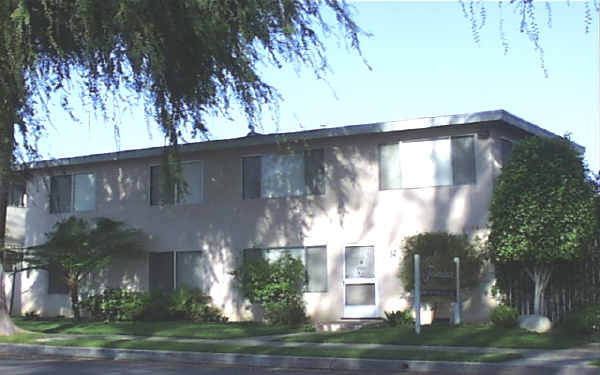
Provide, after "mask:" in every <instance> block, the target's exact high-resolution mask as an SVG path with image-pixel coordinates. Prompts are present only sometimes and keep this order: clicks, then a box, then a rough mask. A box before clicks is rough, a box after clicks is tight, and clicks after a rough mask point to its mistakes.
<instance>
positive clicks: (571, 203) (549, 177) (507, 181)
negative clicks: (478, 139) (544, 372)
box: [489, 137, 597, 314]
mask: <svg viewBox="0 0 600 375" xmlns="http://www.w3.org/2000/svg"><path fill="white" fill-rule="evenodd" d="M587 173H588V171H587V169H586V167H585V165H584V163H583V160H582V156H581V155H579V154H578V153H577V151H576V150H575V149H574V148H573V145H572V144H571V142H570V141H569V140H568V139H566V138H550V137H530V138H528V139H525V140H523V141H522V142H521V143H519V144H518V145H517V146H516V147H515V148H514V150H513V152H512V155H511V158H510V160H509V161H508V163H507V164H506V165H505V166H504V168H503V170H502V173H501V174H500V176H499V178H498V181H497V183H496V185H495V188H494V193H493V198H492V202H491V206H490V213H489V221H490V224H489V227H490V235H489V246H490V254H491V258H492V261H493V263H494V265H495V266H496V270H497V271H499V272H497V274H496V277H497V278H498V279H499V280H498V285H500V287H501V288H502V287H503V286H506V285H509V284H510V283H511V282H512V281H513V279H514V278H515V272H516V273H520V272H522V273H525V274H526V275H527V276H528V277H529V279H531V281H532V283H533V289H534V290H533V312H534V313H535V314H543V313H544V293H545V290H546V288H547V286H548V284H549V282H550V278H551V277H552V274H553V271H554V270H555V269H556V268H557V267H558V266H559V265H560V264H564V263H565V262H575V261H577V260H579V259H583V258H585V257H586V255H588V254H590V252H591V249H592V247H591V245H592V242H593V239H594V234H595V231H596V230H597V220H596V215H595V206H594V193H593V186H592V184H591V182H590V180H589V178H588V174H587Z"/></svg>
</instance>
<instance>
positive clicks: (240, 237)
mask: <svg viewBox="0 0 600 375" xmlns="http://www.w3.org/2000/svg"><path fill="white" fill-rule="evenodd" d="M530 135H539V136H556V135H554V134H552V133H550V132H548V131H546V130H544V129H542V128H540V127H538V126H536V125H533V124H531V123H529V122H527V121H524V120H522V119H520V118H518V117H516V116H513V115H511V114H510V113H507V112H505V111H502V110H498V111H488V112H480V113H472V114H463V115H451V116H439V117H429V118H418V119H414V120H406V121H395V122H384V123H373V124H365V125H353V126H345V127H340V128H321V129H318V130H308V131H300V132H293V133H285V134H269V135H251V136H247V137H243V138H237V139H228V140H217V141H206V142H198V143H189V144H185V145H182V146H180V153H181V158H182V164H181V166H182V176H183V177H184V178H185V181H186V189H184V190H185V192H184V193H182V192H181V191H180V190H181V189H177V188H175V187H173V186H171V187H170V188H169V187H165V184H161V177H160V175H161V168H160V163H161V157H162V155H163V149H162V148H149V149H140V150H131V151H122V152H116V153H109V154H100V155H89V156H81V157H74V158H66V159H58V160H51V161H43V162H39V163H36V164H35V165H34V166H33V168H32V170H31V172H32V177H31V178H30V179H29V181H28V182H27V187H26V192H27V193H26V195H27V197H26V201H23V200H19V199H18V194H16V195H17V197H15V198H13V199H12V201H13V203H15V204H14V205H15V206H21V207H10V209H9V219H8V224H7V225H8V226H9V228H8V233H9V235H11V236H12V238H13V240H14V241H16V242H19V241H20V242H22V243H24V245H25V246H31V245H37V244H40V243H42V242H44V241H45V239H46V237H45V233H46V232H48V231H50V230H51V229H52V226H53V225H54V223H55V222H56V221H57V220H60V219H63V218H66V217H68V216H70V215H77V216H81V217H86V218H92V217H109V218H113V219H117V220H120V221H123V222H125V223H126V224H128V225H130V226H133V227H137V228H140V229H142V230H143V231H144V232H145V233H147V235H148V250H149V251H148V255H147V256H144V257H138V258H136V259H123V260H116V261H115V262H113V264H112V265H111V266H110V267H108V268H107V269H106V270H104V271H102V272H100V273H99V274H97V275H94V276H93V277H92V278H90V280H89V282H88V290H100V289H101V288H103V287H122V288H129V289H136V290H151V291H152V290H169V289H173V288H176V287H179V286H187V287H192V288H200V289H202V290H204V291H205V292H206V293H208V294H210V295H211V296H212V298H213V300H214V302H215V304H216V305H217V306H219V307H220V308H222V309H223V311H224V313H225V314H226V315H227V316H229V317H230V318H231V319H234V320H235V319H244V318H251V317H252V311H251V309H250V307H249V306H248V304H247V302H246V301H244V300H243V299H242V298H241V297H240V295H239V293H238V292H237V290H236V288H235V284H234V281H233V279H232V275H231V271H232V270H233V269H235V268H236V266H237V265H239V264H240V262H241V261H242V260H243V256H244V253H246V254H248V252H260V253H262V254H263V255H266V256H269V257H276V256H278V254H282V252H290V253H292V254H294V255H296V256H298V257H300V258H301V259H302V260H303V262H304V264H305V267H306V272H307V276H308V281H307V286H306V292H305V294H304V296H305V300H306V302H307V309H308V312H309V314H310V315H311V316H312V317H313V318H314V319H315V320H320V321H332V320H338V319H340V318H344V317H345V318H366V317H381V316H383V312H384V311H390V310H401V309H406V308H409V307H410V305H411V303H412V298H411V291H409V290H405V288H404V286H403V285H402V283H401V281H400V280H399V279H398V277H397V270H398V266H399V262H400V261H401V260H402V256H403V240H404V238H405V237H406V236H410V235H413V234H417V233H419V232H426V231H449V232H458V233H463V232H466V233H468V234H477V233H479V234H485V227H486V225H487V212H488V205H489V202H490V198H491V195H492V190H493V185H494V180H495V178H496V176H497V175H498V174H499V173H500V168H501V166H502V164H503V161H504V160H505V159H506V158H507V156H508V154H509V153H510V150H511V148H512V143H513V142H515V141H518V140H519V139H522V138H523V137H527V136H530ZM488 267H489V266H488ZM8 281H9V282H8V283H7V292H8V293H9V294H10V292H11V290H12V289H13V288H12V286H11V280H8ZM492 281H493V275H492V273H491V272H488V273H487V277H486V278H485V279H484V280H483V282H482V283H481V285H480V286H479V287H478V288H475V289H474V290H472V291H471V292H470V293H468V294H467V295H466V298H467V299H466V300H465V301H464V303H463V310H464V316H465V319H466V320H471V321H477V320H486V319H487V317H488V313H489V311H490V309H491V308H492V307H493V306H494V305H495V301H494V299H493V298H492V296H490V286H491V283H492ZM14 290H15V298H14V307H13V312H14V313H16V314H18V313H25V312H28V311H36V312H39V313H41V314H43V315H48V316H52V315H58V314H61V315H69V314H70V302H69V299H68V297H67V295H66V293H65V292H66V290H65V289H64V287H63V286H62V284H61V283H60V281H59V280H57V278H56V277H53V275H51V274H50V275H49V274H48V272H46V271H39V272H33V271H32V272H23V273H21V274H19V275H18V276H17V277H16V279H15V286H14ZM84 293H85V292H84ZM442 314H443V312H442Z"/></svg>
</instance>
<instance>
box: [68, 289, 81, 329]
mask: <svg viewBox="0 0 600 375" xmlns="http://www.w3.org/2000/svg"><path fill="white" fill-rule="evenodd" d="M68 285H69V294H70V295H71V308H72V309H73V319H75V320H79V318H80V317H81V314H80V312H79V282H78V281H77V280H73V279H69V281H68Z"/></svg>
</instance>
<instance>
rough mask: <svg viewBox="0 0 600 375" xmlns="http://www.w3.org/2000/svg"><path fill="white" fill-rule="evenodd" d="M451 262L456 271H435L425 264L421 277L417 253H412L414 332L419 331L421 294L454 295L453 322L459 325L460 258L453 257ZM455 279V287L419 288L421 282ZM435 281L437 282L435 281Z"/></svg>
mask: <svg viewBox="0 0 600 375" xmlns="http://www.w3.org/2000/svg"><path fill="white" fill-rule="evenodd" d="M453 262H454V264H455V267H456V272H454V273H453V272H444V271H436V270H435V267H434V266H433V265H431V264H430V265H427V266H426V267H425V269H424V270H423V277H421V262H420V257H419V254H415V255H414V265H415V268H414V277H415V291H414V296H415V301H414V305H415V309H416V311H415V312H416V319H415V332H416V333H417V334H419V333H420V332H421V314H420V312H421V295H424V296H447V297H455V298H456V304H455V305H454V324H456V325H459V324H460V323H461V306H460V259H459V258H458V257H455V258H454V259H453ZM452 279H456V289H455V290H452V289H421V288H422V287H421V282H423V284H425V283H427V282H430V281H434V282H433V284H438V285H439V284H440V280H442V282H441V284H442V285H446V284H447V281H446V280H452ZM436 281H437V282H436Z"/></svg>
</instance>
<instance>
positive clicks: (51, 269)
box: [46, 265, 69, 295]
mask: <svg viewBox="0 0 600 375" xmlns="http://www.w3.org/2000/svg"><path fill="white" fill-rule="evenodd" d="M58 271H59V269H58V268H57V266H56V265H55V266H48V268H47V269H46V274H47V276H48V288H47V294H48V295H68V294H69V287H68V286H67V283H66V282H65V280H64V279H63V278H62V275H57V274H58V273H59V272H58Z"/></svg>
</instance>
